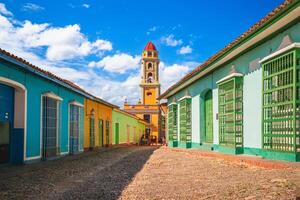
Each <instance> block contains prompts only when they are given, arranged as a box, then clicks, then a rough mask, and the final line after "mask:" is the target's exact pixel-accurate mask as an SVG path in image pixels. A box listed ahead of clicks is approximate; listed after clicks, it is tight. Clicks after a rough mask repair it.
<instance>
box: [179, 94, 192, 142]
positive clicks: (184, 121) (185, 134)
mask: <svg viewBox="0 0 300 200" xmlns="http://www.w3.org/2000/svg"><path fill="white" fill-rule="evenodd" d="M179 107H180V118H179V122H180V141H181V142H191V132H192V130H191V128H192V127H191V125H192V122H191V98H185V99H183V100H181V101H180V103H179Z"/></svg>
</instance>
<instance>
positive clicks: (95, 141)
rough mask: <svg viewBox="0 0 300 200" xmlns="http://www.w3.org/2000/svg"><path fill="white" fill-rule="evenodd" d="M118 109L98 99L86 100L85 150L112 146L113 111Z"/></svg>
mask: <svg viewBox="0 0 300 200" xmlns="http://www.w3.org/2000/svg"><path fill="white" fill-rule="evenodd" d="M114 107H117V106H114V105H112V104H110V103H108V102H105V101H103V100H100V99H98V98H93V99H89V98H85V99H84V127H85V129H84V149H85V150H92V149H94V148H100V147H103V146H110V145H112V123H113V122H112V111H113V108H114Z"/></svg>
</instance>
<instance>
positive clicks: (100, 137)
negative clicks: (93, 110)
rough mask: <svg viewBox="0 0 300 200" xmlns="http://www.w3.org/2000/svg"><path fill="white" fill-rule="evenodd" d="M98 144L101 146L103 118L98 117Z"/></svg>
mask: <svg viewBox="0 0 300 200" xmlns="http://www.w3.org/2000/svg"><path fill="white" fill-rule="evenodd" d="M99 146H100V147H103V120H102V119H99Z"/></svg>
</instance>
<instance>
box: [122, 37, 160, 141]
mask: <svg viewBox="0 0 300 200" xmlns="http://www.w3.org/2000/svg"><path fill="white" fill-rule="evenodd" d="M140 88H141V98H140V100H139V102H138V103H137V104H130V103H128V102H127V101H125V103H124V110H125V111H127V112H129V113H132V114H134V115H136V116H137V117H139V118H142V119H144V120H145V121H147V122H148V123H149V125H148V126H147V127H146V131H145V132H146V136H155V137H156V141H159V139H160V138H161V137H163V136H164V126H162V123H161V122H162V121H164V119H163V118H164V117H163V110H162V109H161V105H160V103H159V101H158V100H157V98H158V97H159V95H160V82H159V58H158V51H157V49H156V47H155V45H154V44H153V43H152V42H148V43H147V45H146V47H145V48H144V51H143V53H142V69H141V83H140Z"/></svg>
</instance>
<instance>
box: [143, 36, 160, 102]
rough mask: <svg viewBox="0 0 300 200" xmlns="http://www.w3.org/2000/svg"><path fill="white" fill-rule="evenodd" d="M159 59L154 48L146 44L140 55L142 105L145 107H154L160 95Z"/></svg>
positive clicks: (150, 44)
mask: <svg viewBox="0 0 300 200" xmlns="http://www.w3.org/2000/svg"><path fill="white" fill-rule="evenodd" d="M158 67H159V59H158V52H157V50H156V47H155V46H154V44H153V43H152V42H148V44H147V45H146V47H145V49H144V51H143V55H142V80H141V84H140V87H141V88H142V97H141V99H142V103H143V104H145V105H156V104H157V98H158V96H159V95H160V84H159V73H158V72H159V68H158Z"/></svg>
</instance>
